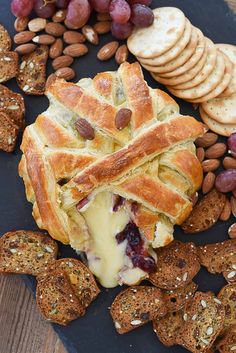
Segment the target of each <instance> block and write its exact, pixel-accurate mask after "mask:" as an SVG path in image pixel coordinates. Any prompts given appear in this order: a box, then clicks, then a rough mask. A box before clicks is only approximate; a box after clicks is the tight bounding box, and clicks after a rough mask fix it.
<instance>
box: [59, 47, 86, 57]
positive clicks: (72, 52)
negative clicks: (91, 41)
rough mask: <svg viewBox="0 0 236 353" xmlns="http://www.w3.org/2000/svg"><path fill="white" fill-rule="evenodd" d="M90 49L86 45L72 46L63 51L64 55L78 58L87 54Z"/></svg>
mask: <svg viewBox="0 0 236 353" xmlns="http://www.w3.org/2000/svg"><path fill="white" fill-rule="evenodd" d="M87 52H88V48H87V46H86V45H85V44H79V43H78V44H71V45H68V47H66V48H65V49H64V50H63V54H65V55H69V56H72V57H73V58H78V57H80V56H83V55H85V54H87Z"/></svg>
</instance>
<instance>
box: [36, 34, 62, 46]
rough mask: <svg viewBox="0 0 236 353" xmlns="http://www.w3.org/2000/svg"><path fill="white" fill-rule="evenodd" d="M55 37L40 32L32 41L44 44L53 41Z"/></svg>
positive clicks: (49, 43)
mask: <svg viewBox="0 0 236 353" xmlns="http://www.w3.org/2000/svg"><path fill="white" fill-rule="evenodd" d="M55 40H56V39H55V38H54V37H53V36H51V35H49V34H41V35H39V36H36V37H34V38H33V40H32V41H33V42H34V43H38V44H44V45H51V44H53V43H54V42H55Z"/></svg>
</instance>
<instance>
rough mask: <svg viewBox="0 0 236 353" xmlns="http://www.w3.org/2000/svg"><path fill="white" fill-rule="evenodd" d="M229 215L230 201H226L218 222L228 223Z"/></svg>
mask: <svg viewBox="0 0 236 353" xmlns="http://www.w3.org/2000/svg"><path fill="white" fill-rule="evenodd" d="M230 215H231V204H230V201H229V200H228V199H226V202H225V205H224V208H223V211H222V213H221V215H220V220H221V221H228V219H229V218H230Z"/></svg>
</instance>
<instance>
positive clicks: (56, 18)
mask: <svg viewBox="0 0 236 353" xmlns="http://www.w3.org/2000/svg"><path fill="white" fill-rule="evenodd" d="M66 14H67V10H58V11H57V12H56V13H55V15H53V17H52V20H53V22H55V23H60V22H63V21H64V20H65V19H66Z"/></svg>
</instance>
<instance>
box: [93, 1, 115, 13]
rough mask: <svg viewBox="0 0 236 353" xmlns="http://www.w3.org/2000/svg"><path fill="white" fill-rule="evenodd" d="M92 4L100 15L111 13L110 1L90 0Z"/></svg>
mask: <svg viewBox="0 0 236 353" xmlns="http://www.w3.org/2000/svg"><path fill="white" fill-rule="evenodd" d="M90 3H91V5H92V7H93V8H94V10H95V11H97V12H98V13H107V12H109V5H110V0H90Z"/></svg>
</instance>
